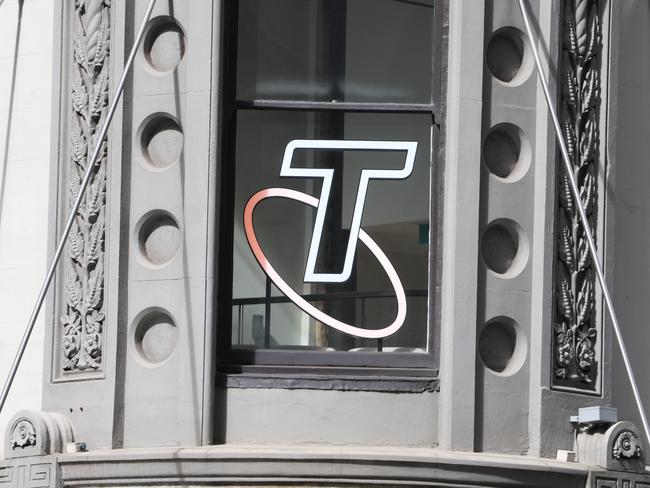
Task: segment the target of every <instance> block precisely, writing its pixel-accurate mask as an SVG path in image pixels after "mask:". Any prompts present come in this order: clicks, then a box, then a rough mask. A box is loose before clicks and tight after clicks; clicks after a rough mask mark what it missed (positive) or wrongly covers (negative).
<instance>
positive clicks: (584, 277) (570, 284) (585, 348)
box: [553, 0, 602, 390]
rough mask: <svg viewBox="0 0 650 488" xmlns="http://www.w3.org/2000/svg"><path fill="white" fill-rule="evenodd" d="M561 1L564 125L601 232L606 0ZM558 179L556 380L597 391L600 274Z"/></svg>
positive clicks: (562, 175)
mask: <svg viewBox="0 0 650 488" xmlns="http://www.w3.org/2000/svg"><path fill="white" fill-rule="evenodd" d="M562 3H563V14H562V15H563V42H562V53H561V67H560V69H561V71H560V72H561V79H560V85H561V102H560V107H561V123H562V125H563V129H564V139H565V141H566V144H567V149H568V152H569V157H570V159H571V163H572V165H573V175H574V177H575V179H576V181H577V184H578V187H579V189H580V196H581V200H582V204H583V205H584V207H585V209H586V213H587V216H588V220H589V223H590V226H591V230H592V232H594V233H595V230H596V228H597V220H598V216H597V208H598V188H597V187H598V177H597V176H598V175H597V171H598V158H599V153H600V133H599V120H600V104H601V83H600V77H601V51H602V36H601V17H600V11H599V2H598V0H570V1H566V2H562ZM558 184H559V191H558V193H559V198H558V203H557V205H558V210H557V217H558V228H557V243H556V259H557V262H556V274H555V303H556V312H555V320H554V334H553V339H554V340H553V349H554V367H553V377H554V384H555V385H556V386H568V387H577V388H581V389H587V390H595V389H596V388H597V386H596V383H597V382H596V379H597V378H598V364H597V360H596V350H595V345H596V339H597V334H598V329H597V328H596V325H595V324H596V314H595V311H594V303H595V302H594V285H595V278H596V276H595V272H594V269H593V265H592V261H591V256H590V255H589V248H588V244H587V241H586V239H585V233H584V230H583V228H582V224H581V223H580V217H579V214H578V210H577V206H576V204H575V201H574V197H573V195H572V192H571V188H570V186H569V180H568V177H567V174H566V170H565V169H564V165H560V169H559V182H558Z"/></svg>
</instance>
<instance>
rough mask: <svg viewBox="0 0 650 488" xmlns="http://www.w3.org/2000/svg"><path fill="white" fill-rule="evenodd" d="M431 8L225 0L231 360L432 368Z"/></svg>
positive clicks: (225, 279)
mask: <svg viewBox="0 0 650 488" xmlns="http://www.w3.org/2000/svg"><path fill="white" fill-rule="evenodd" d="M433 3H434V2H433V0H418V1H411V0H239V1H238V2H225V4H226V6H227V9H230V10H229V11H228V12H227V15H226V17H225V40H224V60H225V67H224V72H225V78H224V91H223V107H224V118H223V120H224V147H225V148H226V149H225V151H224V154H223V164H222V175H221V177H222V197H223V200H222V212H221V215H222V219H223V222H222V224H223V225H222V229H223V228H227V229H228V232H225V233H223V236H224V237H225V236H228V238H226V239H224V238H222V241H221V251H220V255H221V259H220V271H221V279H220V292H219V303H220V305H221V307H220V320H219V323H220V324H221V325H220V332H219V338H220V339H219V340H220V357H221V362H222V363H224V364H228V365H245V364H256V365H277V366H283V365H285V366H295V365H304V366H346V367H361V366H373V367H382V368H384V367H385V368H391V367H396V368H430V367H431V366H432V364H433V363H432V350H433V348H434V347H435V344H434V343H433V339H432V337H433V336H434V335H435V334H433V333H432V330H431V327H432V326H431V322H432V321H431V319H430V317H431V316H432V311H431V306H432V305H431V300H430V292H429V287H428V283H429V282H430V280H431V266H430V262H431V261H434V260H435V256H432V255H431V251H430V244H429V243H430V241H431V236H432V235H435V230H431V229H430V225H429V221H430V213H431V201H432V198H431V191H430V189H431V188H432V187H433V186H432V183H431V168H432V154H433V152H434V151H433V150H432V140H433V130H434V127H433V125H434V120H435V118H434V112H435V104H434V99H435V93H436V91H437V90H436V88H437V86H436V83H439V81H438V80H439V76H438V73H435V70H434V63H433V60H434V49H433V47H434V44H435V43H434V30H435V29H434V7H433ZM226 242H227V243H228V244H229V245H225V243H226ZM434 247H435V246H432V247H431V248H434ZM224 318H225V320H224Z"/></svg>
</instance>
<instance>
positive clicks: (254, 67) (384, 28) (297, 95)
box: [237, 0, 433, 103]
mask: <svg viewBox="0 0 650 488" xmlns="http://www.w3.org/2000/svg"><path fill="white" fill-rule="evenodd" d="M239 5H240V7H239V30H238V32H239V36H238V46H237V47H238V56H237V97H238V98H240V99H275V100H309V101H328V102H329V101H332V100H336V101H347V102H395V103H430V101H431V72H432V42H433V40H432V39H433V0H417V1H411V0H409V1H404V0H240V3H239Z"/></svg>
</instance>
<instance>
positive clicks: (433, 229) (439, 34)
mask: <svg viewBox="0 0 650 488" xmlns="http://www.w3.org/2000/svg"><path fill="white" fill-rule="evenodd" d="M238 11H239V1H238V0H222V16H221V18H222V29H221V32H222V36H221V69H220V72H221V80H220V88H221V90H220V106H221V110H220V127H221V133H220V137H219V139H220V141H221V150H220V159H221V162H220V164H219V171H218V178H219V182H218V185H217V188H219V192H220V195H219V223H218V224H219V225H218V232H219V243H218V249H217V256H218V259H217V263H216V264H217V266H218V270H217V271H218V272H217V276H218V280H217V300H216V309H217V319H216V323H217V331H216V338H217V348H216V350H217V370H218V371H219V373H220V376H222V377H223V376H225V377H226V378H227V377H228V375H232V374H236V375H242V374H243V375H250V376H251V377H253V378H258V379H259V378H262V381H257V380H255V379H253V380H252V382H251V381H249V382H241V381H235V382H233V381H227V380H226V381H220V383H221V385H222V386H229V387H244V388H246V387H260V386H256V385H262V384H263V385H267V386H268V383H269V382H268V375H269V374H270V375H271V376H272V377H274V378H276V381H272V382H271V383H272V384H277V385H278V387H283V388H286V387H295V385H296V384H304V385H312V384H313V381H314V380H313V378H314V377H313V376H312V375H317V376H318V375H325V376H327V377H336V376H339V377H345V378H348V379H349V378H352V377H367V376H381V377H382V378H384V379H385V378H394V379H395V380H396V381H399V380H400V378H402V379H403V378H406V377H414V378H428V379H427V380H426V381H429V379H430V378H432V377H435V376H437V368H438V366H439V346H440V344H439V338H440V307H439V303H440V283H441V266H440V260H441V251H442V242H441V223H442V205H441V204H442V187H443V186H442V170H443V168H442V161H443V158H442V157H441V156H442V154H443V152H444V148H443V147H442V142H443V135H442V134H441V131H440V120H442V117H443V116H444V112H445V110H444V105H443V103H442V101H443V94H444V86H443V83H444V81H445V80H446V76H445V73H443V66H445V65H446V45H447V37H446V29H447V22H446V18H447V11H448V0H436V1H435V3H434V13H433V19H432V22H433V36H432V44H433V46H432V63H431V85H432V90H431V103H430V104H424V103H358V102H320V101H291V100H271V99H255V100H240V99H237V98H236V83H237V28H238ZM443 58H444V59H443ZM239 110H290V111H316V112H330V113H331V112H364V113H373V112H374V113H420V114H428V115H431V119H432V136H431V143H430V146H431V147H430V155H429V161H430V163H431V169H430V175H431V177H430V187H429V195H430V198H429V202H430V207H429V229H430V230H429V256H428V268H429V269H428V291H427V293H428V306H427V321H426V327H427V328H428V331H429V333H428V344H427V352H426V353H390V352H382V353H380V354H378V353H377V352H354V353H347V352H345V351H337V352H323V351H291V350H283V349H277V350H269V349H256V350H233V349H232V347H231V331H232V273H233V270H232V246H233V229H234V218H235V216H234V208H233V206H234V190H233V185H232V181H233V180H234V177H235V163H234V162H235V146H236V132H237V130H236V126H237V112H238V111H239ZM379 359H381V360H379ZM282 375H288V376H290V377H291V378H294V380H295V378H299V380H298V383H296V382H295V381H294V380H290V381H291V382H290V383H287V382H286V381H285V382H283V381H278V377H279V376H282ZM300 378H302V381H301V380H300ZM348 383H349V381H348ZM317 384H320V380H319V381H318V382H317ZM317 388H320V387H317ZM346 389H347V388H346ZM353 389H366V388H363V387H361V388H353ZM369 389H370V390H374V389H375V388H374V387H370V388H369ZM379 389H381V390H384V389H385V388H383V387H382V388H379ZM388 389H389V390H392V388H388ZM398 389H399V388H398ZM426 389H427V390H428V388H426Z"/></svg>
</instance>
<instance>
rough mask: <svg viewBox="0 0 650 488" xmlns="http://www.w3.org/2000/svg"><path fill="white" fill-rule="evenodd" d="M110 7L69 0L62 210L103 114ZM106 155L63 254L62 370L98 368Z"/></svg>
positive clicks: (106, 0) (99, 0) (103, 0)
mask: <svg viewBox="0 0 650 488" xmlns="http://www.w3.org/2000/svg"><path fill="white" fill-rule="evenodd" d="M110 7H111V0H75V2H74V14H73V23H72V53H71V56H72V70H71V86H70V90H71V104H72V106H71V109H72V120H71V125H70V143H71V146H70V161H69V169H68V176H67V192H68V208H70V207H71V205H72V202H74V200H75V199H76V198H77V195H78V191H79V187H80V184H81V180H82V178H83V174H84V172H85V171H86V166H87V163H88V161H89V160H90V157H91V154H92V152H93V151H94V149H95V146H96V144H97V137H98V135H99V132H100V130H101V127H102V124H104V121H105V117H106V113H107V108H108V89H109V69H110V66H109V64H110V63H109V55H110ZM106 159H107V144H106V143H105V144H104V147H103V149H102V152H101V153H100V156H99V158H98V161H97V164H96V166H95V168H94V169H93V174H92V179H91V182H90V184H89V186H88V188H87V190H86V193H85V195H84V197H83V200H82V202H81V206H80V208H79V212H78V213H77V215H76V218H75V222H74V224H73V226H72V230H71V232H70V237H69V238H68V243H67V252H66V253H65V254H64V258H63V261H64V264H63V270H64V280H63V294H64V297H65V304H64V305H63V314H62V315H61V318H60V320H61V326H62V338H61V340H62V344H61V345H62V348H63V361H62V364H61V368H62V373H63V374H71V373H79V372H94V371H100V370H101V369H102V343H103V329H104V310H103V309H104V239H105V225H106V224H105V210H106V209H105V207H106Z"/></svg>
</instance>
